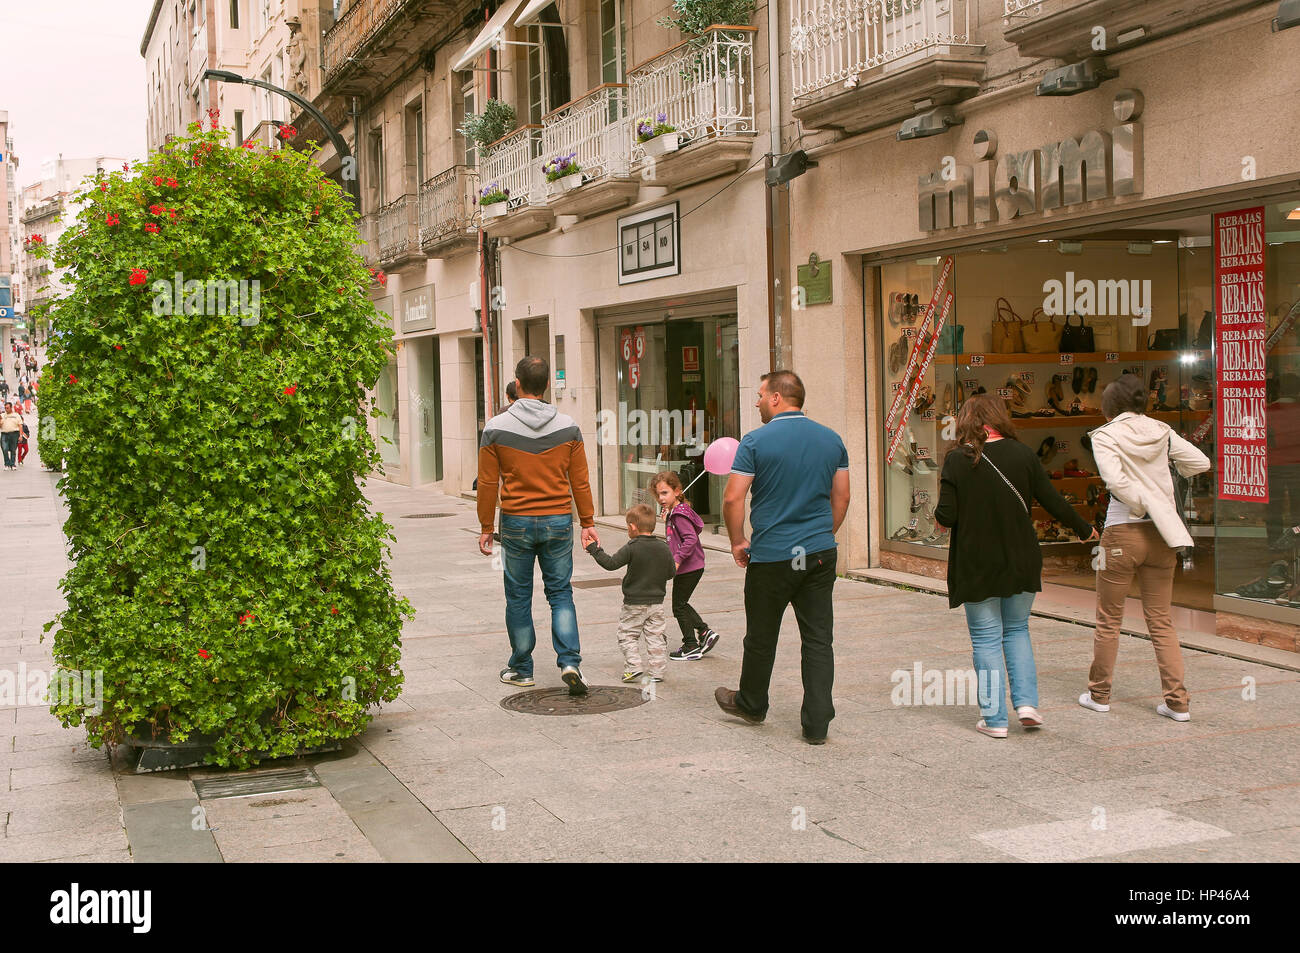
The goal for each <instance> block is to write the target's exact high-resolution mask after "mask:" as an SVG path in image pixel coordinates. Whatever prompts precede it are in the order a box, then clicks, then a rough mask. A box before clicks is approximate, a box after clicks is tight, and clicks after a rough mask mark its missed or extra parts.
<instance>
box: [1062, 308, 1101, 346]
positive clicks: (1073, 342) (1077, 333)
mask: <svg viewBox="0 0 1300 953" xmlns="http://www.w3.org/2000/svg"><path fill="white" fill-rule="evenodd" d="M1072 317H1078V318H1079V323H1078V324H1071V323H1070V318H1072ZM1096 349H1097V348H1096V345H1095V344H1094V342H1093V337H1092V328H1090V327H1088V325H1086V324H1084V323H1083V318H1082V316H1079V315H1071V314H1067V315H1066V316H1065V327H1063V328H1062V329H1061V353H1062V354H1091V353H1092V352H1093V351H1095V350H1096Z"/></svg>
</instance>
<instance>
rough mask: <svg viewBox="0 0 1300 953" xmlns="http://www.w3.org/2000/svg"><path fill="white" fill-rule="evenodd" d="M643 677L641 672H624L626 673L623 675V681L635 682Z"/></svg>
mask: <svg viewBox="0 0 1300 953" xmlns="http://www.w3.org/2000/svg"><path fill="white" fill-rule="evenodd" d="M641 675H642V673H641V672H639V671H636V672H624V673H623V681H625V682H635V681H636V680H637V679H638V678H640V677H641Z"/></svg>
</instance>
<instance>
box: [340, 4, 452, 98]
mask: <svg viewBox="0 0 1300 953" xmlns="http://www.w3.org/2000/svg"><path fill="white" fill-rule="evenodd" d="M458 9H460V14H458V13H457V10H458ZM463 12H464V10H463V4H462V3H459V2H457V0H354V2H353V3H352V5H351V6H350V7H348V9H347V10H346V11H345V12H344V14H343V16H341V17H339V19H338V20H337V21H336V22H335V24H334V25H333V26H332V27H330V29H329V30H327V31H326V33H325V36H324V38H323V40H322V42H321V73H322V77H323V78H322V89H323V91H324V92H327V93H331V94H336V95H344V96H347V95H361V94H364V93H367V92H373V91H374V90H375V89H377V88H378V86H379V85H380V84H381V83H382V82H383V81H384V80H385V79H387V78H388V77H390V76H392V75H393V74H394V73H396V72H398V71H400V70H401V69H402V68H403V67H406V66H408V65H410V64H411V63H412V62H413V61H415V60H416V59H417V58H418V57H419V55H420V52H421V51H422V50H423V49H424V48H425V47H426V46H428V45H429V44H430V42H432V41H435V40H439V39H442V38H444V37H445V36H447V35H449V34H450V33H452V32H453V31H454V29H455V28H456V27H457V26H459V24H460V20H461V15H463ZM317 105H318V106H319V105H320V104H319V103H317Z"/></svg>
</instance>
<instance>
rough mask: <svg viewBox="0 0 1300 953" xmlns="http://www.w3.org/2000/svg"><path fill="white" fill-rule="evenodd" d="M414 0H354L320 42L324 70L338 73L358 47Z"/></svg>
mask: <svg viewBox="0 0 1300 953" xmlns="http://www.w3.org/2000/svg"><path fill="white" fill-rule="evenodd" d="M409 2H411V0H355V2H354V3H353V4H352V6H350V7H348V9H347V10H346V11H345V12H344V14H343V16H341V17H339V19H338V21H337V22H335V24H334V25H333V26H332V27H330V28H329V30H327V31H326V33H325V38H324V40H323V41H322V42H321V64H320V65H321V70H322V71H323V72H324V73H325V76H326V77H329V76H330V75H331V74H333V73H336V72H338V71H339V69H341V68H342V67H343V65H344V64H345V63H347V61H348V59H349V58H350V57H351V56H353V55H354V54H355V53H356V52H357V50H359V49H360V48H361V47H362V46H364V45H365V44H366V43H368V42H369V41H370V40H371V39H373V38H374V36H375V34H376V33H378V32H379V30H380V29H381V28H382V27H383V25H384V24H385V23H387V22H388V21H389V19H391V18H392V17H393V15H394V14H396V13H397V12H398V11H399V10H400V9H401V8H402V7H404V6H405V5H406V4H407V3H409Z"/></svg>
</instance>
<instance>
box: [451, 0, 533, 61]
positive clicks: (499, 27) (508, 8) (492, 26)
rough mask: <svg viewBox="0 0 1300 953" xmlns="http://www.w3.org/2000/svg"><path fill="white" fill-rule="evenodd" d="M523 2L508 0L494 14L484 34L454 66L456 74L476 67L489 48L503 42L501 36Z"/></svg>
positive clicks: (522, 0)
mask: <svg viewBox="0 0 1300 953" xmlns="http://www.w3.org/2000/svg"><path fill="white" fill-rule="evenodd" d="M523 2H524V0H506V2H505V3H503V4H502V5H501V7H500V9H498V10H497V12H496V13H494V14H492V17H491V19H489V20H488V22H487V26H485V27H483V30H482V32H480V33H479V35H478V36H476V37H474V42H472V43H471V44H470V45H469V46H467V47H465V52H464V53H462V54H461V55H460V59H458V60H456V62H455V63H453V64H452V66H451V68H452V69H453V70H455V71H456V72H460V71H461V70H467V69H470V68H471V67H472V66H473V65H474V61H475V60H476V59H478V58H479V56H480V55H482V54H483V53H485V52H487V50H488V48H489V47H493V46H496V45H497V43H498V42H499V41H500V40H501V35H502V34H503V33H504V32H505V29H506V26H507V24H509V22H510V18H511V17H513V16H514V15H515V12H516V11H517V10H518V9H519V7H520V5H521V4H522V3H523Z"/></svg>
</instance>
